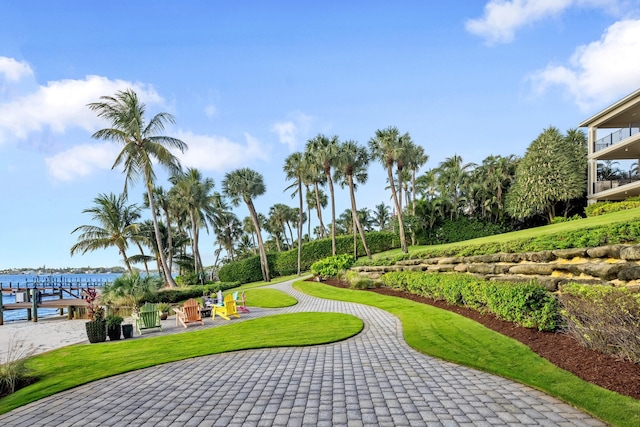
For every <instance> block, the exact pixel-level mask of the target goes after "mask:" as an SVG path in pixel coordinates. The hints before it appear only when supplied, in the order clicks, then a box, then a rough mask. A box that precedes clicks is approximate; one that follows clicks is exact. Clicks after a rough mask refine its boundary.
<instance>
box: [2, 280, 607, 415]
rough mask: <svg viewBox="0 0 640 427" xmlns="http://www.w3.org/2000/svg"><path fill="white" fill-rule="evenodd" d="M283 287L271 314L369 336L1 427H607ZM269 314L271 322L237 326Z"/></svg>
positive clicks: (93, 393) (162, 370)
mask: <svg viewBox="0 0 640 427" xmlns="http://www.w3.org/2000/svg"><path fill="white" fill-rule="evenodd" d="M290 284H291V282H285V283H282V284H278V285H273V287H275V288H277V289H281V290H283V291H285V292H288V293H290V294H292V295H293V296H294V297H295V298H297V299H298V300H299V303H298V304H297V305H295V306H293V307H289V308H286V309H281V310H277V312H278V313H285V312H286V313H289V312H300V311H323V312H326V311H332V312H342V313H349V314H352V315H355V316H357V317H360V318H362V319H363V320H364V322H365V330H364V331H363V332H362V333H361V334H359V335H358V336H356V337H354V338H351V339H349V340H346V341H343V342H339V343H335V344H330V345H321V346H313V347H303V348H281V349H264V350H248V351H240V352H233V353H227V354H221V355H214V356H206V357H200V358H195V359H189V360H185V361H181V362H174V363H170V364H166V365H161V366H156V367H153V368H148V369H144V370H140V371H136V372H131V373H128V374H124V375H119V376H117V377H113V378H108V379H105V380H101V381H97V382H94V383H91V384H87V385H85V386H82V387H78V388H76V389H73V390H69V391H67V392H63V393H59V394H57V395H54V396H51V397H49V398H46V399H42V400H40V401H37V402H34V403H32V404H30V405H27V406H24V407H22V408H18V409H16V410H14V411H12V412H10V413H8V414H5V415H2V416H0V425H1V426H3V427H4V426H6V427H8V426H29V427H32V426H53V425H55V426H138V425H143V426H300V425H309V426H424V425H429V426H454V425H460V426H483V425H505V426H506V425H544V426H556V425H558V426H573V425H576V426H599V425H604V424H602V423H601V422H599V421H597V420H595V419H593V418H591V417H590V416H588V415H586V414H584V413H583V412H581V411H578V410H576V409H574V408H572V407H571V406H569V405H567V404H565V403H562V402H560V401H558V400H557V399H555V398H552V397H549V396H547V395H545V394H544V393H541V392H539V391H536V390H533V389H531V388H529V387H526V386H523V385H521V384H517V383H514V382H512V381H509V380H506V379H503V378H500V377H496V376H493V375H490V374H486V373H483V372H479V371H476V370H473V369H469V368H465V367H460V366H457V365H454V364H452V363H448V362H443V361H440V360H437V359H434V358H431V357H428V356H425V355H423V354H421V353H418V352H417V351H415V350H413V349H411V348H410V347H409V346H408V345H407V344H406V343H405V342H404V339H403V338H402V330H401V324H400V322H399V321H398V320H397V319H396V318H395V317H394V316H392V315H390V314H388V313H387V312H384V311H381V310H379V309H376V308H372V307H368V306H364V305H359V304H353V303H344V302H339V301H328V300H322V299H318V298H313V297H310V296H307V295H304V294H301V293H299V292H297V291H295V290H293V289H292V288H291V285H290ZM265 313H268V314H273V313H274V310H268V311H265V310H252V313H251V315H246V316H243V318H248V317H256V316H260V315H263V314H265ZM233 321H235V320H233ZM206 323H207V325H212V322H211V320H210V319H207V322H206ZM216 323H217V324H222V323H221V322H220V321H219V320H216ZM198 328H201V327H198ZM193 329H195V328H193ZM123 363H126V360H123Z"/></svg>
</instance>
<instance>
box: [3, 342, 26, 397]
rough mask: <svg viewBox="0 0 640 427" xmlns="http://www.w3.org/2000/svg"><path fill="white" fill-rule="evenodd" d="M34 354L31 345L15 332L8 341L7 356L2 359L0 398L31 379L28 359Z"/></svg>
mask: <svg viewBox="0 0 640 427" xmlns="http://www.w3.org/2000/svg"><path fill="white" fill-rule="evenodd" d="M31 354H32V348H31V347H25V345H24V342H23V341H20V340H18V339H17V336H16V335H15V334H14V335H12V336H11V337H10V338H9V342H8V343H7V352H6V353H5V357H4V358H3V359H0V398H1V397H2V396H5V395H7V394H11V393H13V392H14V391H16V390H17V389H18V388H20V387H21V386H23V385H24V384H25V383H27V382H28V381H29V380H30V371H29V369H28V368H27V366H26V360H27V358H28V357H29V356H31Z"/></svg>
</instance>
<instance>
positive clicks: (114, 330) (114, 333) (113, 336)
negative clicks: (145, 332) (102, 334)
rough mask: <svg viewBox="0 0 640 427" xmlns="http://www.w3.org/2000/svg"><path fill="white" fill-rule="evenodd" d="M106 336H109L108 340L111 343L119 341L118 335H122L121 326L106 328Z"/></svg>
mask: <svg viewBox="0 0 640 427" xmlns="http://www.w3.org/2000/svg"><path fill="white" fill-rule="evenodd" d="M107 335H109V339H110V340H111V341H117V340H119V339H120V335H122V326H120V325H111V326H107Z"/></svg>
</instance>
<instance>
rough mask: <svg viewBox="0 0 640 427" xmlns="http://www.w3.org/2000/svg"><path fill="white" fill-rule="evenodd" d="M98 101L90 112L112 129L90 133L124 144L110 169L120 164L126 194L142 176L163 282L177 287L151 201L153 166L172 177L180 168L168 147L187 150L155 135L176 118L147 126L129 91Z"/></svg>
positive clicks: (142, 110)
mask: <svg viewBox="0 0 640 427" xmlns="http://www.w3.org/2000/svg"><path fill="white" fill-rule="evenodd" d="M100 99H101V100H102V102H95V103H91V104H89V109H91V110H92V111H95V112H96V113H97V114H98V117H100V118H103V119H106V120H108V121H109V122H110V124H111V127H110V128H105V129H101V130H99V131H97V132H96V133H94V134H93V138H96V139H103V140H107V141H114V142H118V143H120V144H122V145H123V148H122V151H120V153H119V154H118V156H117V157H116V160H115V162H114V164H113V166H112V169H114V168H115V167H116V166H120V165H123V167H124V173H125V182H124V194H125V195H126V194H127V185H128V183H129V182H131V183H134V182H136V181H137V180H138V179H139V178H140V176H142V177H143V179H144V182H145V184H146V187H147V197H148V199H149V207H150V209H151V217H152V220H153V226H154V231H155V234H156V243H157V245H158V249H159V251H158V252H159V254H160V263H161V266H162V270H163V273H164V275H165V280H166V281H167V284H168V285H169V286H170V287H177V285H176V282H175V281H174V280H173V277H172V275H171V271H170V270H169V267H168V266H167V261H166V258H165V254H164V249H163V246H162V242H161V239H160V228H159V226H158V217H157V214H156V208H155V201H154V199H153V182H154V180H155V172H154V170H153V163H154V161H155V162H157V164H159V165H160V166H163V167H165V168H167V169H168V170H169V171H170V173H171V174H172V175H175V174H176V173H177V172H178V171H180V169H181V166H180V161H179V160H178V158H177V157H176V156H174V155H173V154H172V153H171V151H170V148H175V149H178V150H180V152H184V151H185V150H186V149H187V144H185V143H184V142H182V141H181V140H179V139H177V138H172V137H169V136H163V135H158V133H160V132H162V131H164V128H165V124H167V123H171V124H173V123H175V119H174V118H173V116H172V115H171V114H169V113H158V114H156V115H155V116H153V117H152V118H151V120H149V122H148V123H147V122H146V119H145V110H146V108H145V105H144V104H143V103H141V102H140V101H139V100H138V95H137V94H136V93H135V92H134V91H133V90H132V89H127V90H125V91H118V92H116V94H115V95H114V96H102V97H100Z"/></svg>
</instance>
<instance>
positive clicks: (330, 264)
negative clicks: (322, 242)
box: [311, 254, 354, 278]
mask: <svg viewBox="0 0 640 427" xmlns="http://www.w3.org/2000/svg"><path fill="white" fill-rule="evenodd" d="M353 263H354V259H353V256H351V255H347V254H340V255H335V256H331V257H328V258H325V259H322V260H320V261H316V262H314V263H313V264H312V265H311V274H313V275H314V276H319V277H322V278H327V277H337V276H338V273H339V272H340V271H342V270H346V269H348V268H349V267H351V266H352V265H353Z"/></svg>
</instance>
